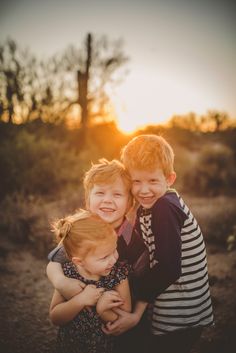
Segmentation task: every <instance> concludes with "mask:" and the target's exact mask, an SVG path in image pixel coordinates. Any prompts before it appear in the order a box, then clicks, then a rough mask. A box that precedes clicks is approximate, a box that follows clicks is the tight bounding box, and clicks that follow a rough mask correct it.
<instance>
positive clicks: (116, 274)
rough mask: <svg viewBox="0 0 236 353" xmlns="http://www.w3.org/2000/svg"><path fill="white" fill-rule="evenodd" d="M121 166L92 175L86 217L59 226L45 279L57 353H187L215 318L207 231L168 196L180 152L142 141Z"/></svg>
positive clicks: (152, 138)
mask: <svg viewBox="0 0 236 353" xmlns="http://www.w3.org/2000/svg"><path fill="white" fill-rule="evenodd" d="M121 161H122V163H121V162H119V161H117V160H112V161H107V160H105V159H102V160H100V161H99V163H98V164H95V165H92V167H91V168H90V170H89V171H87V173H86V174H85V177H84V191H85V201H86V211H85V210H80V211H78V212H76V213H75V214H74V215H70V216H68V217H65V218H64V219H61V220H58V221H57V222H56V223H55V224H54V225H53V230H54V232H55V234H56V236H57V239H58V241H59V244H58V246H57V247H56V248H55V249H54V250H53V251H52V252H51V253H50V254H49V260H50V262H49V264H48V266H47V275H48V278H49V280H50V281H51V283H52V284H53V286H54V288H55V290H54V294H53V298H52V302H51V306H50V318H51V320H52V322H53V323H54V324H55V325H58V326H59V331H58V340H57V343H58V346H57V352H63V353H126V352H127V353H132V352H135V353H143V352H147V353H154V352H160V353H173V352H175V353H187V352H190V351H191V349H192V347H193V345H194V344H195V342H196V341H197V340H198V339H199V338H200V335H201V333H202V330H203V328H204V327H206V326H209V325H212V324H213V312H212V304H211V297H210V291H209V282H208V270H207V258H206V248H205V243H204V239H203V235H202V232H201V229H200V227H199V225H198V223H197V221H196V219H195V217H194V216H193V214H192V213H191V211H190V210H189V208H188V206H187V205H186V204H185V202H184V201H183V199H182V198H181V197H180V195H179V194H178V193H177V191H176V190H175V189H173V188H171V187H172V185H173V184H174V182H175V179H176V173H175V171H174V152H173V149H172V147H171V146H170V145H169V143H168V142H167V141H166V140H165V139H164V138H162V137H161V136H157V135H139V136H137V137H135V138H133V139H132V140H131V141H130V142H129V143H128V144H127V145H126V146H125V147H124V148H123V150H122V152H121ZM134 200H135V202H134ZM136 205H137V206H136Z"/></svg>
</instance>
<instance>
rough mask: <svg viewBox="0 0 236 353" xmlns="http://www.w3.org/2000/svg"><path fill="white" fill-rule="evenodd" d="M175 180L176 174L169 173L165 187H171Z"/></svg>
mask: <svg viewBox="0 0 236 353" xmlns="http://www.w3.org/2000/svg"><path fill="white" fill-rule="evenodd" d="M175 180H176V173H175V172H172V173H170V175H169V176H168V177H167V178H166V181H167V185H168V186H171V185H173V184H174V182H175Z"/></svg>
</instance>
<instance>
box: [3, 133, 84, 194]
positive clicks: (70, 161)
mask: <svg viewBox="0 0 236 353" xmlns="http://www.w3.org/2000/svg"><path fill="white" fill-rule="evenodd" d="M0 169H1V175H0V181H1V186H2V187H1V194H0V196H1V197H2V198H3V197H4V196H5V195H6V194H8V193H13V192H16V191H17V192H23V193H24V194H26V195H30V194H38V195H50V194H54V193H55V192H58V191H59V190H60V189H62V188H66V187H67V186H68V185H69V184H73V185H78V182H79V179H80V178H81V176H82V174H83V172H84V170H83V169H84V168H83V165H81V163H80V161H79V158H78V154H77V153H76V152H75V151H74V150H73V149H72V148H69V147H68V145H67V144H66V143H65V142H60V141H57V140H53V139H50V138H47V137H41V138H37V136H36V135H34V134H31V133H29V132H27V131H26V130H22V131H20V132H19V133H18V134H17V135H16V136H15V138H14V139H11V140H9V139H5V140H4V141H3V143H2V144H1V146H0Z"/></svg>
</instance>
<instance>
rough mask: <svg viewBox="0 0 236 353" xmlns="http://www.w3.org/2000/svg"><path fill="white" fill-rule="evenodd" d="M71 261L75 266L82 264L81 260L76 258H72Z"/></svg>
mask: <svg viewBox="0 0 236 353" xmlns="http://www.w3.org/2000/svg"><path fill="white" fill-rule="evenodd" d="M71 261H72V262H73V263H74V264H75V265H81V264H82V260H81V258H79V257H77V256H73V257H72V259H71Z"/></svg>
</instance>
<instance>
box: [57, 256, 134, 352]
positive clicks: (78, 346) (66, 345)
mask: <svg viewBox="0 0 236 353" xmlns="http://www.w3.org/2000/svg"><path fill="white" fill-rule="evenodd" d="M63 271H64V274H65V275H66V276H67V277H70V278H75V279H78V280H80V281H82V282H84V283H85V284H93V285H96V287H97V288H100V287H103V288H105V290H112V289H114V287H116V286H117V285H118V284H119V283H120V282H121V281H122V280H124V279H126V278H127V277H128V274H129V271H130V267H129V265H127V264H123V263H119V262H117V263H116V264H115V265H114V266H113V268H112V270H111V272H110V274H109V275H108V276H104V277H101V278H100V279H99V280H98V281H94V280H87V279H85V278H84V277H82V276H81V275H80V274H79V273H78V270H77V268H76V266H75V265H74V264H73V263H72V262H66V263H64V264H63ZM113 340H114V338H113V337H112V336H108V335H106V334H105V333H104V332H103V331H102V320H101V318H100V317H99V316H98V314H97V312H96V307H91V309H90V310H88V309H83V310H82V311H80V312H79V314H78V315H77V316H76V317H75V318H74V319H73V320H72V321H70V322H68V323H67V324H65V325H63V326H60V328H59V331H58V340H57V343H58V345H57V353H59V352H60V353H111V352H112V350H113Z"/></svg>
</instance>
